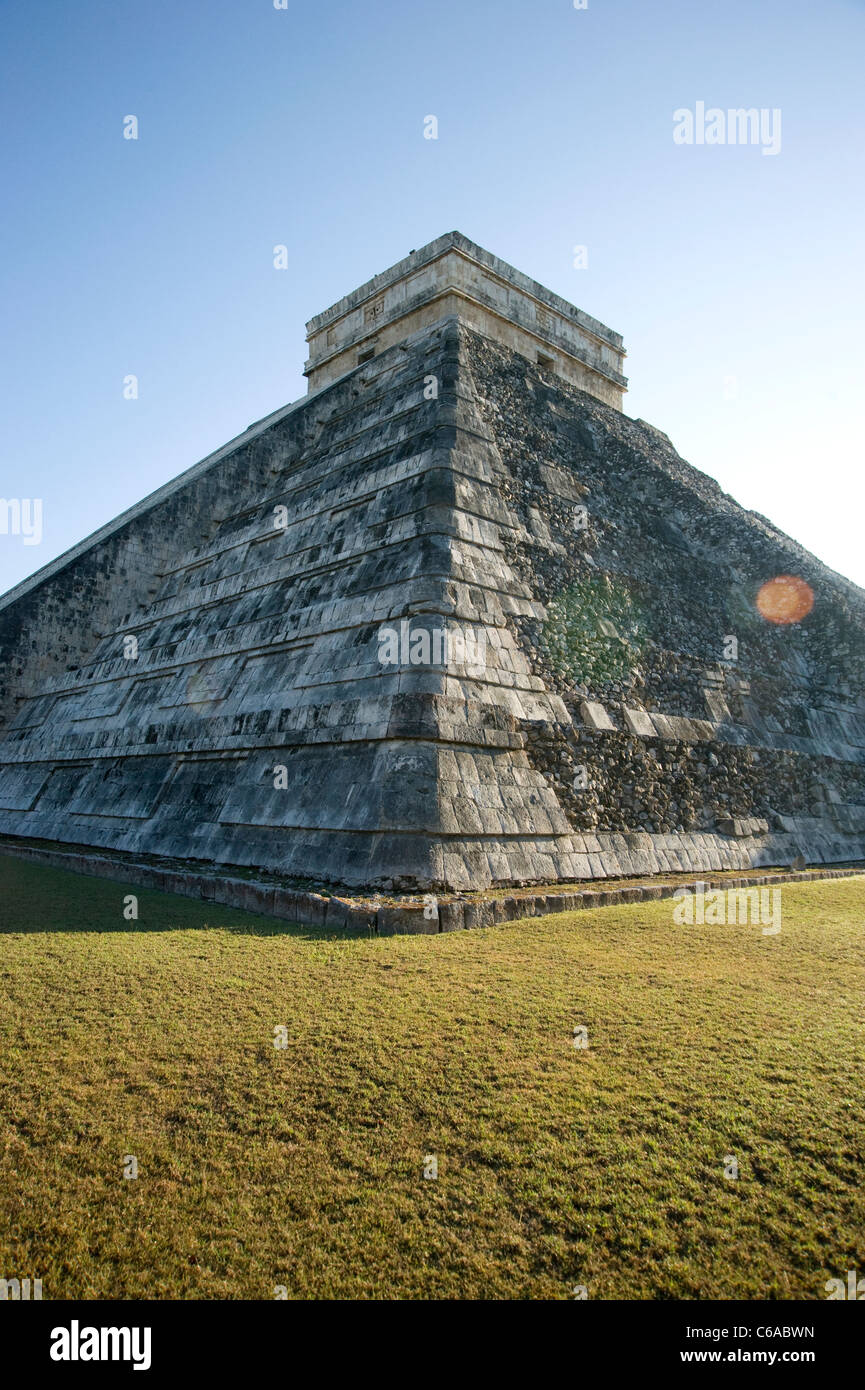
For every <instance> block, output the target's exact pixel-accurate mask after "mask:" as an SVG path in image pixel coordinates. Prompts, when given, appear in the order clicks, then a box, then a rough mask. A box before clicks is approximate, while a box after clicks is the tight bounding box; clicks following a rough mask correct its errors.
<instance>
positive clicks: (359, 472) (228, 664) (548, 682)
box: [0, 232, 865, 892]
mask: <svg viewBox="0 0 865 1390" xmlns="http://www.w3.org/2000/svg"><path fill="white" fill-rule="evenodd" d="M308 342H309V358H308V361H307V363H306V368H305V371H306V375H307V378H308V383H309V391H308V394H307V395H306V396H304V397H303V398H302V399H301V400H298V401H296V402H294V403H293V404H291V405H287V406H284V407H283V408H281V409H279V410H276V411H275V412H274V413H273V414H272V415H270V416H268V417H267V418H266V419H264V420H262V421H260V422H259V423H258V424H256V425H253V426H251V427H250V428H249V429H247V430H246V431H245V432H244V433H243V434H241V435H239V436H238V438H236V439H234V440H232V441H231V442H230V443H229V444H227V445H225V447H224V448H222V449H220V450H218V451H217V452H216V453H214V454H212V455H211V456H210V457H208V458H206V459H204V460H203V461H202V462H200V463H198V464H196V465H195V466H194V467H192V468H190V469H189V470H188V471H187V472H185V473H183V474H181V475H180V476H179V477H178V478H176V479H174V480H173V481H172V482H170V483H168V484H167V485H165V486H164V487H161V488H160V489H159V490H158V491H157V492H155V493H153V494H152V495H151V496H149V497H147V498H146V499H145V500H144V501H142V502H140V503H139V504H138V505H137V506H135V507H133V508H132V509H131V510H129V511H127V512H125V513H124V514H123V515H122V516H119V517H118V518H117V519H116V520H115V521H113V522H112V523H111V524H109V525H106V526H103V527H102V528H101V529H100V530H98V531H96V532H95V533H94V534H93V535H92V536H90V537H89V538H88V539H87V540H84V541H82V542H81V543H80V544H79V545H77V546H75V547H74V548H73V549H72V550H70V551H68V552H67V553H66V554H65V555H62V556H61V557H60V558H59V559H57V560H55V561H53V562H52V563H51V564H49V565H47V566H45V567H44V568H43V569H42V570H40V571H39V572H38V573H37V574H35V575H33V576H32V578H30V579H28V580H26V581H25V582H24V583H22V584H19V585H18V586H17V587H16V588H15V589H13V590H12V591H11V592H10V593H8V594H7V595H5V597H3V598H2V599H0V836H5V837H7V842H9V837H14V838H15V840H16V841H21V840H24V841H27V842H30V843H32V844H33V845H37V844H42V845H44V844H46V843H47V844H51V845H55V846H57V845H60V846H75V847H77V848H78V849H79V850H84V851H86V852H87V853H92V854H94V855H95V854H97V853H98V852H104V851H105V850H111V851H114V852H115V853H117V852H122V854H124V855H126V856H128V857H129V858H130V860H132V859H135V858H136V857H150V859H151V862H152V857H156V859H157V860H159V859H160V858H165V859H166V860H171V861H177V860H178V859H180V860H184V861H189V862H191V863H194V864H198V865H201V866H205V868H206V867H207V866H220V867H221V868H222V869H224V868H225V867H226V866H228V867H232V866H235V867H237V868H238V869H243V870H244V871H245V872H248V871H249V870H250V869H254V870H256V871H257V873H258V874H265V875H266V874H272V875H282V876H284V877H285V878H286V879H289V880H291V879H292V878H296V879H298V880H302V881H304V882H307V883H308V882H310V881H314V882H318V883H321V884H328V885H337V886H339V887H342V888H345V889H350V890H357V891H360V890H362V889H367V888H368V889H372V890H379V891H381V890H384V891H389V890H393V891H397V892H400V891H403V892H426V891H437V890H438V891H441V890H446V889H450V890H460V891H466V890H472V889H482V888H486V887H490V886H493V885H514V884H554V883H562V882H573V881H576V880H586V879H603V878H605V877H609V876H621V875H637V874H639V875H647V874H659V873H667V872H670V871H675V870H687V871H703V870H707V871H708V870H721V869H736V868H745V867H750V866H756V865H784V864H790V863H791V862H793V861H794V860H797V859H799V858H800V857H801V858H803V859H804V860H805V861H806V862H807V863H808V864H833V863H834V864H843V863H850V862H853V861H857V860H861V859H862V858H863V857H865V695H863V691H865V680H863V677H865V593H863V591H862V590H861V589H859V588H857V587H856V586H855V585H854V584H852V583H850V582H849V581H848V580H846V579H844V578H842V577H841V576H840V575H838V574H836V573H834V572H832V571H831V570H829V569H828V568H827V567H826V566H825V565H823V564H822V563H821V562H820V561H818V560H817V559H815V557H814V556H812V555H810V554H809V553H808V552H807V551H805V550H804V549H803V548H802V547H801V546H799V545H798V544H797V543H796V542H795V541H793V540H791V539H790V538H789V537H787V536H785V535H784V534H782V533H781V532H780V531H779V530H778V529H777V528H776V527H775V526H773V525H772V523H771V522H770V521H768V520H766V518H765V517H762V516H759V515H757V514H755V513H753V512H749V511H747V510H745V509H744V508H742V507H741V506H739V505H738V504H737V503H736V502H735V501H733V499H732V498H730V497H729V496H727V495H726V494H725V493H723V492H722V491H721V489H720V488H719V487H718V485H717V484H716V483H715V482H713V481H712V480H711V479H710V478H708V477H706V476H705V475H704V474H702V473H700V472H698V471H697V470H696V469H695V468H693V467H691V466H690V465H689V464H688V463H686V462H685V461H684V460H683V459H681V458H680V457H679V455H678V454H677V453H676V450H675V449H674V447H673V445H672V444H671V443H670V440H669V439H668V438H667V436H666V435H665V434H663V433H661V432H660V431H659V430H658V429H655V428H653V427H652V426H651V425H648V424H646V423H645V422H644V421H642V420H633V419H631V418H629V417H628V416H627V415H626V414H625V413H624V411H623V401H624V396H625V390H626V386H627V382H626V378H625V376H624V375H623V367H624V348H623V343H622V338H621V337H620V336H619V334H618V333H615V332H613V331H612V330H611V329H609V328H606V327H605V326H604V324H602V323H600V322H599V321H598V320H597V319H594V318H592V317H591V316H590V315H589V314H587V313H584V312H583V311H582V310H580V309H576V308H574V306H573V305H571V304H568V303H567V302H566V301H565V300H563V299H561V298H560V297H559V296H558V295H556V294H553V293H552V292H551V291H549V290H547V289H545V288H544V287H543V286H542V285H539V284H537V283H536V282H535V281H533V280H532V279H530V278H529V277H528V276H527V275H525V274H522V273H521V272H519V271H517V270H515V269H513V268H512V267H511V266H509V265H506V264H505V263H504V262H503V261H501V260H499V259H497V258H496V257H495V256H494V255H491V254H490V253H489V252H487V251H484V250H483V249H482V248H481V247H479V246H476V245H475V244H474V243H472V242H471V241H469V240H467V239H466V238H465V237H464V236H462V235H460V234H459V233H456V232H452V233H449V234H447V235H445V236H442V237H440V238H438V239H437V240H436V241H433V242H431V243H430V244H429V245H428V246H425V247H423V248H422V249H420V250H416V251H412V252H411V254H410V255H408V256H407V257H406V258H405V259H404V260H402V261H400V262H399V263H398V264H396V265H395V266H393V267H392V268H391V269H390V270H387V271H384V272H383V273H381V274H378V275H376V276H375V277H374V278H373V279H371V280H370V281H368V282H367V283H366V284H364V285H361V286H360V287H359V288H358V289H356V290H354V291H353V292H352V293H350V294H348V295H346V296H345V298H343V299H341V300H340V301H339V302H338V303H336V304H334V305H333V306H332V307H331V308H329V309H327V310H325V311H324V312H323V313H320V314H318V315H317V316H316V317H315V318H313V319H312V320H311V321H310V322H309V324H308ZM0 848H2V841H0Z"/></svg>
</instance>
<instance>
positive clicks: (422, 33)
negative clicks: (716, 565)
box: [0, 0, 865, 591]
mask: <svg viewBox="0 0 865 1390" xmlns="http://www.w3.org/2000/svg"><path fill="white" fill-rule="evenodd" d="M863 39H865V7H863V4H862V3H861V0H855V2H854V0H845V2H844V3H841V0H821V3H820V4H814V3H812V2H811V0H759V3H755V0H727V2H726V3H720V0H717V2H716V3H713V4H709V3H706V2H705V0H660V3H654V4H653V3H648V0H589V7H588V9H586V10H581V11H578V10H575V9H574V7H573V0H437V2H436V3H435V4H429V5H427V4H423V3H416V4H412V3H407V2H406V0H365V3H363V4H358V3H357V0H353V2H351V0H320V3H314V4H309V3H302V2H301V0H288V8H287V10H276V9H275V8H274V5H273V0H139V3H132V2H131V0H76V2H75V3H62V0H52V3H50V4H47V5H40V4H37V3H35V0H4V3H3V5H2V7H0V45H2V59H0V61H2V66H3V84H2V87H3V95H2V99H0V107H2V126H3V131H4V137H5V138H4V141H3V155H2V186H3V189H4V193H5V195H6V209H5V215H4V218H3V224H2V232H0V238H2V256H0V271H2V281H3V285H2V292H3V301H4V305H5V312H6V323H5V332H4V334H3V347H2V354H3V361H2V374H0V380H2V388H0V389H2V394H3V433H2V470H0V496H3V497H7V498H8V497H13V496H14V497H24V498H30V497H41V498H42V499H43V500H44V537H43V540H42V543H41V544H40V545H38V546H26V545H24V544H23V538H22V537H20V536H4V535H0V591H2V590H5V589H6V588H8V587H9V586H10V585H12V584H13V583H15V582H17V581H18V580H19V579H21V578H23V577H24V576H25V575H27V574H28V573H31V572H32V571H33V570H35V569H37V568H39V567H40V566H41V565H43V564H45V563H47V562H48V561H49V560H50V559H52V558H53V557H54V556H55V555H57V554H59V553H60V552H61V551H63V550H65V549H66V548H67V547H68V546H70V545H72V544H74V543H75V542H76V541H78V540H80V539H81V538H83V537H84V536H85V535H87V534H88V533H90V532H91V531H93V530H94V529H96V527H97V526H100V525H102V524H103V523H104V522H106V521H108V520H110V519H111V518H112V517H113V516H115V515H116V514H117V513H118V512H119V511H121V510H122V509H123V508H125V507H127V506H129V505H131V504H132V503H134V502H136V501H137V500H138V499H139V498H141V497H142V496H144V495H145V494H146V493H148V492H150V491H152V490H153V489H154V488H156V487H158V486H159V485H160V484H161V483H163V482H165V481H166V480H168V479H169V478H171V477H173V476H174V475H175V474H177V473H178V472H180V471H181V470H182V469H184V468H186V467H188V466H190V465H191V464H192V463H194V462H196V461H197V460H198V459H200V458H202V457H203V456H204V455H206V454H207V453H209V452H210V451H212V450H213V449H215V448H217V447H219V446H220V445H221V444H223V443H225V442H226V441H227V440H228V439H230V438H231V437H232V436H234V435H236V434H238V433H239V432H240V431H241V430H243V429H244V428H245V427H246V426H247V425H248V424H250V423H251V422H252V421H253V420H257V419H260V418H261V417H262V416H264V415H266V414H268V413H269V412H270V411H272V410H274V409H276V408H277V407H278V406H280V405H282V404H285V403H286V402H288V401H291V400H294V399H296V398H297V397H298V396H300V395H302V394H304V392H305V389H306V384H305V381H304V378H303V376H302V374H301V373H302V366H303V361H304V358H305V355H306V345H305V342H304V324H305V321H306V320H307V319H308V318H309V317H311V315H312V314H314V313H317V312H318V311H320V310H321V309H324V308H326V307H327V306H328V305H329V304H331V303H332V302H333V301H334V300H335V299H337V298H339V297H340V296H341V295H343V294H344V293H346V292H348V291H349V290H351V289H353V288H354V287H355V286H356V285H358V284H360V283H361V282H362V281H363V280H365V279H367V278H368V277H369V276H370V275H372V274H374V273H375V272H377V271H379V270H382V269H384V268H385V267H386V266H388V265H390V264H391V263H392V262H393V261H395V260H397V259H399V258H400V257H401V256H403V255H405V254H406V253H407V252H408V251H409V250H411V248H413V247H418V246H422V245H423V244H424V243H425V242H427V241H430V240H432V238H434V237H436V236H438V235H440V234H441V233H442V232H444V231H449V230H451V229H452V228H457V229H459V230H460V231H462V232H464V233H465V234H466V235H467V236H469V237H471V238H472V239H473V240H475V241H478V242H480V243H481V244H482V245H483V246H486V247H487V248H488V249H489V250H491V251H493V252H495V253H496V254H497V255H499V256H502V257H503V258H504V259H505V260H507V261H510V262H511V263H512V264H514V265H516V266H518V267H519V268H520V269H521V270H524V271H525V272H527V273H528V274H530V275H532V276H534V277H535V278H536V279H538V280H540V281H542V282H543V283H545V284H547V285H549V286H550V287H551V288H552V289H554V290H556V291H557V292H558V293H560V294H562V295H564V296H565V297H566V298H567V299H570V300H572V301H573V302H575V303H576V304H578V305H579V306H580V307H582V308H584V309H585V310H587V311H588V312H589V313H591V314H594V315H595V316H596V317H598V318H600V319H601V320H603V321H604V322H605V323H607V324H609V325H610V326H611V327H612V328H614V329H616V330H617V331H619V332H621V333H622V334H623V335H624V338H625V343H626V345H627V347H628V349H629V357H628V361H627V371H628V374H629V376H630V378H631V391H630V393H629V394H628V396H626V398H625V409H626V411H627V412H628V414H630V415H634V416H642V417H643V418H645V419H647V420H649V421H651V422H652V423H653V424H655V425H657V426H658V427H659V428H660V429H663V430H664V431H666V432H667V433H668V434H669V435H670V437H671V438H672V440H673V442H674V444H675V445H676V447H677V448H678V449H679V451H680V453H682V454H683V455H684V456H685V457H686V458H687V459H689V460H690V462H691V463H693V464H694V465H696V466H697V467H698V468H701V469H703V470H704V471H705V472H707V473H709V474H711V475H712V476H713V477H715V478H717V479H718V481H719V482H720V483H721V485H722V487H724V488H725V489H726V490H727V491H729V492H731V493H732V494H733V496H734V497H736V498H737V499H738V500H739V501H740V502H742V503H743V504H744V505H746V506H750V507H753V508H755V509H756V510H758V511H760V512H763V513H765V514H766V515H768V516H769V517H770V518H771V519H772V520H773V521H775V522H776V523H777V524H778V525H780V526H781V527H782V528H783V529H785V530H787V531H788V532H790V534H792V535H794V536H795V537H796V538H797V539H798V540H800V541H802V542H803V543H804V544H805V545H807V546H808V547H809V548H810V549H812V550H814V551H815V552H816V554H818V555H819V556H820V557H821V559H823V560H825V561H826V562H827V563H828V564H830V565H831V566H832V567H833V568H835V569H838V570H840V571H841V572H843V573H845V574H847V575H848V576H849V577H850V578H852V579H855V580H856V581H857V582H858V583H860V584H865V544H863V540H862V536H863V519H862V501H863V485H862V475H863V445H862V423H861V419H860V416H861V406H860V402H861V400H862V395H863V390H862V387H863V380H865V361H863V357H865V351H863V341H865V335H863V298H865V293H863V273H862V228H863V198H865V195H863V178H862V174H863V169H862V158H861V150H862V144H863V126H865V122H863V106H865V84H863V81H862V63H863ZM698 101H704V102H705V103H706V105H707V106H718V107H721V108H724V109H726V108H728V107H738V106H748V107H750V106H756V107H758V108H762V107H766V108H776V107H777V108H780V109H781V113H782V146H781V151H780V153H779V154H778V155H776V156H765V155H763V154H762V152H761V150H760V148H759V147H748V146H745V147H743V146H730V145H727V146H714V147H709V146H705V145H704V146H696V145H694V146H691V147H686V146H677V145H675V144H674V143H673V139H672V130H673V118H672V115H673V111H674V110H675V109H677V108H681V107H689V108H692V109H693V108H694V106H695V104H696V102H698ZM129 114H134V115H136V116H137V117H138V119H139V122H140V138H139V139H138V140H137V141H129V140H124V139H123V118H124V116H126V115H129ZM430 114H434V115H436V116H437V117H438V120H439V139H438V140H437V141H432V140H425V139H424V138H423V119H424V117H425V116H427V115H430ZM278 243H283V244H285V245H286V246H287V247H288V249H289V253H290V260H291V268H290V269H288V270H286V271H278V270H275V269H274V268H273V247H274V245H275V244H278ZM575 244H585V245H586V246H587V247H588V254H589V266H588V269H586V270H577V269H574V267H573V264H572V259H573V258H572V248H573V246H574V245H575ZM129 373H134V374H135V375H137V376H138V378H139V382H140V396H139V399H138V400H137V401H127V400H124V399H123V395H122V385H123V379H124V377H125V376H126V375H127V374H129ZM731 378H732V379H734V380H733V381H731V380H730V379H731Z"/></svg>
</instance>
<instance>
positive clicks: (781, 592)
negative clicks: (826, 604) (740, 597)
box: [757, 574, 814, 623]
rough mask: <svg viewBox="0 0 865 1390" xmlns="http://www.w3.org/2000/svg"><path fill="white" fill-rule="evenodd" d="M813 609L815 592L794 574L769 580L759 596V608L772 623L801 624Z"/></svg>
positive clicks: (779, 575) (782, 575)
mask: <svg viewBox="0 0 865 1390" xmlns="http://www.w3.org/2000/svg"><path fill="white" fill-rule="evenodd" d="M813 607H814V590H813V589H812V588H811V585H810V584H806V583H805V580H804V579H798V578H797V577H796V575H794V574H778V575H776V576H775V578H774V579H767V580H766V583H765V584H763V585H762V586H761V588H760V592H759V593H758V594H757V608H758V610H759V612H760V613H761V614H762V615H763V617H764V618H765V619H766V621H767V622H770V623H801V621H802V619H803V618H807V616H808V614H809V613H810V612H811V609H812V608H813Z"/></svg>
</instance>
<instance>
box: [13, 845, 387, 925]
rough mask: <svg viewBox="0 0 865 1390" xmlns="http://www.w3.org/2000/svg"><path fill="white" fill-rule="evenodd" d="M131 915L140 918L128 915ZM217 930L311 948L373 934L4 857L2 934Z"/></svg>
mask: <svg viewBox="0 0 865 1390" xmlns="http://www.w3.org/2000/svg"><path fill="white" fill-rule="evenodd" d="M133 911H134V912H136V913H137V916H135V917H133V916H131V915H130V914H131V913H132V912H133ZM214 930H216V931H230V932H235V933H237V934H240V935H246V936H293V937H297V938H301V939H306V940H309V941H333V940H340V941H341V940H364V939H365V938H366V937H367V936H368V935H370V933H368V932H365V931H340V932H336V931H334V930H333V929H332V928H330V929H329V928H325V927H316V926H312V925H310V924H309V923H305V922H284V921H281V920H280V919H278V918H274V917H261V916H259V915H257V914H256V913H253V912H244V911H242V910H241V909H239V908H234V907H225V906H223V905H222V904H221V903H213V902H202V901H201V900H200V899H197V898H184V897H181V896H180V895H179V894H176V893H163V892H160V891H159V890H158V889H155V888H138V887H136V886H135V885H134V884H129V883H124V881H123V880H122V879H120V878H118V879H107V878H96V877H92V876H91V875H89V874H76V873H71V872H70V871H69V870H68V869H58V868H54V867H53V866H51V865H47V864H38V863H33V862H32V861H28V860H24V859H16V858H15V857H14V856H11V855H5V854H0V934H2V933H8V932H21V933H26V934H28V935H30V934H33V933H36V932H99V933H103V932H130V933H132V932H168V931H214Z"/></svg>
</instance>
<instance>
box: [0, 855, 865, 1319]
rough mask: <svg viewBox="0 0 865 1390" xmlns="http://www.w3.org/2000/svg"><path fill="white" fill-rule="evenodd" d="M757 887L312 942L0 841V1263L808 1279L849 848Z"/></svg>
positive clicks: (858, 1256)
mask: <svg viewBox="0 0 865 1390" xmlns="http://www.w3.org/2000/svg"><path fill="white" fill-rule="evenodd" d="M125 892H135V893H136V894H137V896H138V898H139V902H140V918H139V922H138V923H137V924H135V923H129V922H125V921H124V920H123V917H122V898H123V894H124V893H125ZM783 894H784V897H783V907H784V918H783V930H782V932H781V933H780V935H778V936H774V937H764V936H763V935H762V934H761V932H760V929H759V927H744V926H743V927H735V926H730V927H678V926H675V925H674V924H673V921H672V904H671V903H670V902H659V903H648V904H635V905H629V906H627V907H619V908H605V909H600V910H597V911H588V912H581V913H577V914H568V915H564V916H559V917H548V918H541V919H532V920H531V921H527V922H524V923H516V924H510V925H507V926H501V927H496V928H493V929H491V930H488V931H476V932H467V933H461V934H453V935H443V936H438V937H391V938H382V939H374V938H364V937H356V938H354V939H352V938H341V939H339V940H336V939H333V938H328V937H327V936H325V935H324V934H323V933H317V932H316V931H315V930H314V929H312V928H307V927H302V928H301V927H296V928H292V927H286V926H285V924H282V923H274V922H270V921H262V919H260V918H255V917H251V916H248V915H247V914H244V913H240V912H234V911H231V910H230V909H226V908H221V907H214V906H213V905H212V904H202V903H197V902H194V901H191V900H188V899H183V898H173V897H169V896H167V895H162V894H158V893H151V892H146V891H144V890H140V889H138V890H136V889H124V888H122V886H120V885H118V884H116V883H111V882H108V881H106V880H100V879H90V878H84V877H78V876H75V875H71V874H67V873H65V872H61V871H59V870H52V869H47V868H43V867H38V866H35V865H32V864H27V863H23V862H20V861H18V860H15V859H11V858H0V912H2V924H3V935H2V938H0V977H2V978H0V1048H2V1059H3V1061H2V1081H0V1275H2V1277H5V1278H10V1277H12V1276H18V1277H21V1278H23V1277H27V1276H29V1277H31V1278H39V1277H41V1278H42V1279H43V1284H44V1296H45V1297H46V1298H63V1297H72V1298H134V1297H144V1298H153V1297H175V1298H243V1299H248V1298H271V1297H273V1292H274V1286H276V1285H279V1284H283V1285H285V1286H287V1288H288V1292H289V1297H312V1298H324V1297H333V1298H390V1297H398V1298H567V1297H569V1296H570V1291H571V1288H572V1286H573V1285H575V1284H585V1285H586V1286H587V1288H588V1293H589V1297H591V1298H704V1299H719V1298H731V1297H744V1298H825V1291H824V1287H823V1286H824V1284H825V1281H826V1279H828V1278H829V1277H833V1276H842V1277H843V1276H844V1275H845V1274H846V1271H847V1270H848V1269H850V1268H854V1267H855V1268H858V1269H859V1271H860V1273H861V1272H863V1271H865V1235H863V1231H865V1193H863V1184H862V1158H863V1151H865V951H863V944H865V925H863V924H865V879H863V878H862V877H859V878H857V879H849V880H834V881H828V882H822V883H802V884H790V885H788V886H785V887H784V889H783ZM277 1024H285V1025H287V1028H288V1047H287V1048H286V1049H285V1050H277V1049H275V1048H274V1046H273V1038H274V1026H275V1025H277ZM580 1024H582V1025H585V1027H586V1028H587V1029H588V1035H589V1044H590V1046H589V1048H588V1050H585V1051H584V1050H579V1049H577V1048H575V1047H574V1046H573V1036H572V1035H573V1030H574V1027H575V1026H576V1025H580ZM431 1153H434V1154H436V1155H437V1156H438V1162H439V1177H438V1179H437V1180H434V1181H433V1180H425V1179H424V1177H423V1161H424V1156H425V1155H426V1154H431ZM126 1154H135V1155H136V1156H137V1158H138V1163H139V1177H138V1179H137V1180H135V1181H127V1180H124V1178H123V1175H122V1174H123V1158H124V1155H126ZM727 1154H733V1155H735V1156H736V1157H737V1159H738V1162H739V1171H740V1176H739V1178H738V1180H736V1181H731V1180H729V1179H727V1178H725V1177H724V1173H723V1164H724V1156H725V1155H727Z"/></svg>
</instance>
